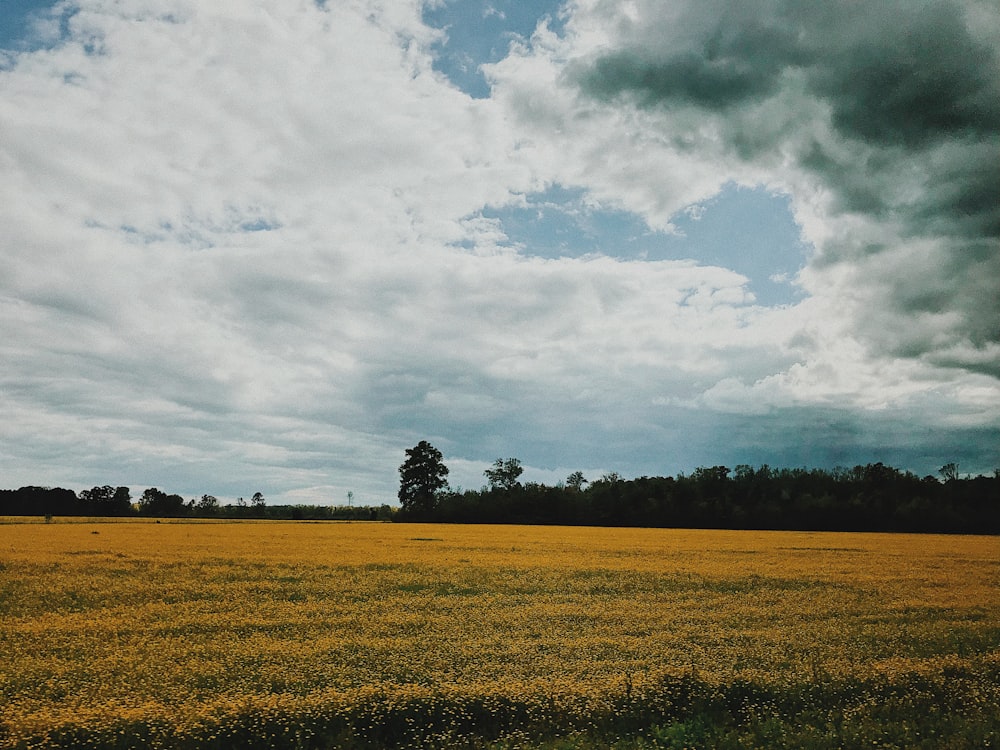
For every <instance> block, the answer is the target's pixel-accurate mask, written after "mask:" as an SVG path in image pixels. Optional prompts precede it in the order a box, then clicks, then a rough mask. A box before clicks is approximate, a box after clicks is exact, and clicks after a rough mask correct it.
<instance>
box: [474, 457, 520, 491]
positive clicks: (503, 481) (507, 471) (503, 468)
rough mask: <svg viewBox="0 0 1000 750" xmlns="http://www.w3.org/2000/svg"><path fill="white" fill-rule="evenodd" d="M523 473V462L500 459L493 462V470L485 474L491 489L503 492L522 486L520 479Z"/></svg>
mask: <svg viewBox="0 0 1000 750" xmlns="http://www.w3.org/2000/svg"><path fill="white" fill-rule="evenodd" d="M523 473H524V469H522V468H521V461H520V460H519V459H516V458H507V459H503V458H498V459H497V460H496V461H494V462H493V468H492V469H487V470H486V471H484V472H483V474H485V475H486V481H488V482H489V483H490V487H492V488H493V489H501V490H512V489H514V488H515V487H517V486H518V485H519V484H520V482H518V477H520V476H521V474H523Z"/></svg>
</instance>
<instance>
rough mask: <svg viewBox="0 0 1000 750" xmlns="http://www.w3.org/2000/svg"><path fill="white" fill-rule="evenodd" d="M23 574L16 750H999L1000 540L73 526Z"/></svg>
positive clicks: (21, 568)
mask: <svg viewBox="0 0 1000 750" xmlns="http://www.w3.org/2000/svg"><path fill="white" fill-rule="evenodd" d="M95 531H96V532H98V533H96V534H95V533H94V532H95ZM0 552H2V560H3V562H2V567H0V642H2V643H3V645H4V651H5V655H4V658H3V660H2V661H0V695H2V700H3V705H2V712H0V748H25V750H26V749H27V748H29V747H30V748H36V747H37V748H68V747H101V748H132V747H135V748H139V747H174V748H194V747H197V748H210V747H219V748H223V747H226V748H228V747H261V748H265V747H266V748H286V747H287V748H293V747H294V748H333V747H338V748H382V747H403V746H417V747H442V748H445V747H475V748H493V749H494V750H500V749H501V748H509V749H513V748H528V747H531V748H597V747H606V748H622V749H626V748H628V749H631V748H636V749H638V748H653V747H667V748H672V747H677V748H680V747H706V748H709V747H710V748H715V747H720V748H724V747H732V748H743V747H747V748H750V747H813V748H828V747H829V748H833V747H861V746H864V747H899V748H910V747H928V748H931V747H933V748H939V747H954V748H980V747H990V746H996V745H997V744H998V739H997V738H998V733H1000V718H998V717H1000V596H998V593H1000V554H998V553H1000V540H997V539H996V538H991V537H944V536H908V535H878V534H809V533H800V532H731V531H690V530H688V531H679V530H678V531H673V530H643V529H581V528H557V527H516V526H506V527H483V526H468V527H464V526H429V525H428V526H412V525H386V524H337V523H325V524H293V523H282V522H274V523H266V522H265V523H261V522H254V523H163V524H152V523H142V522H125V521H123V522H118V523H113V524H99V525H98V524H95V523H92V522H80V523H66V522H62V520H61V519H55V520H54V522H53V523H50V524H45V523H32V524H16V523H6V524H3V525H0Z"/></svg>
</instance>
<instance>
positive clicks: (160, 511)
mask: <svg viewBox="0 0 1000 750" xmlns="http://www.w3.org/2000/svg"><path fill="white" fill-rule="evenodd" d="M186 510H187V509H186V507H185V505H184V498H183V497H181V496H180V495H168V494H167V493H166V492H164V491H163V490H159V489H157V488H156V487H150V488H149V489H148V490H145V491H144V492H143V493H142V497H140V498H139V512H140V513H142V514H143V515H146V516H181V515H184V514H185V511H186Z"/></svg>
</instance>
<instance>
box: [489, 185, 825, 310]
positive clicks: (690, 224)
mask: <svg viewBox="0 0 1000 750" xmlns="http://www.w3.org/2000/svg"><path fill="white" fill-rule="evenodd" d="M482 214H483V216H484V217H486V218H491V219H496V220H498V221H499V222H500V224H501V227H502V229H503V231H504V233H505V234H506V235H507V237H508V238H509V240H510V242H511V243H512V244H514V245H516V246H517V247H518V248H519V249H520V251H521V252H522V253H524V254H526V255H535V256H540V257H544V258H561V257H562V258H565V257H580V256H584V255H591V254H601V255H609V256H612V257H615V258H621V259H627V260H688V259H691V260H695V261H697V262H698V263H701V264H703V265H713V266H721V267H723V268H729V269H731V270H733V271H736V272H737V273H740V274H743V275H744V276H746V277H747V278H749V279H750V290H751V291H752V292H753V293H754V295H755V296H756V298H757V302H758V303H760V304H763V305H781V304H787V303H791V302H794V301H796V300H797V299H799V298H800V294H799V293H798V289H797V288H796V287H795V286H794V285H792V284H791V283H790V280H791V279H792V278H793V277H794V275H795V274H796V273H797V272H798V271H799V269H801V268H802V267H803V266H804V265H805V262H806V258H807V256H808V253H809V251H810V246H809V245H808V244H807V243H805V242H803V241H802V239H801V231H800V228H799V226H798V225H797V224H796V223H795V220H794V218H793V216H792V213H791V210H790V206H789V201H788V196H785V195H776V194H774V193H771V192H770V191H768V190H766V189H764V188H741V187H739V186H736V185H733V184H729V185H726V186H725V187H724V188H723V189H722V191H721V192H720V193H719V194H718V195H716V196H715V197H714V198H711V199H710V200H708V201H705V202H704V203H702V204H700V205H698V206H694V207H691V209H690V210H688V211H685V212H681V213H679V214H678V215H676V216H674V217H673V223H674V224H675V225H676V226H677V228H678V230H679V233H678V234H675V235H670V234H666V233H663V232H657V231H654V230H651V229H650V228H649V227H648V226H647V225H646V223H645V222H644V221H643V220H642V219H641V218H640V217H639V216H637V215H636V214H633V213H629V212H627V211H620V210H610V209H602V208H595V207H593V206H591V205H588V203H587V201H586V195H585V192H584V191H583V190H580V189H567V188H564V187H561V186H554V187H551V188H549V189H548V190H545V191H544V192H540V193H532V194H531V195H528V196H526V205H523V206H516V207H504V208H499V209H496V208H491V209H485V210H484V211H483V212H482Z"/></svg>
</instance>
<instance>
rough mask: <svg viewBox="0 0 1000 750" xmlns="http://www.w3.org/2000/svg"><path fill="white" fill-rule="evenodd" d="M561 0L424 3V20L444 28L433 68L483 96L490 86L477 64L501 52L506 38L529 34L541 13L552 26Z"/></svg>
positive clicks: (496, 58) (493, 59) (497, 57)
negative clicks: (445, 37)
mask: <svg viewBox="0 0 1000 750" xmlns="http://www.w3.org/2000/svg"><path fill="white" fill-rule="evenodd" d="M560 5H561V3H560V2H558V0H539V2H531V3H525V2H517V1H516V0H492V1H491V0H450V1H446V2H444V3H442V4H440V5H438V6H434V7H430V6H429V7H426V8H425V9H424V14H423V20H424V23H426V24H427V25H428V26H432V27H434V28H437V29H444V30H445V31H446V32H447V34H448V38H447V40H446V41H445V42H444V43H443V44H442V45H440V47H439V48H438V50H437V52H438V54H437V57H436V59H435V62H434V69H435V70H437V71H438V72H440V73H443V74H444V75H445V76H447V77H448V80H450V81H451V82H452V83H453V84H454V85H455V86H457V87H458V88H460V89H461V90H462V91H464V92H465V93H467V94H468V95H469V96H472V97H475V98H477V99H485V98H486V97H488V96H489V95H490V87H489V84H487V82H486V79H485V78H484V77H483V74H482V71H481V70H480V66H481V65H482V64H484V63H494V62H497V61H499V60H501V59H503V58H504V57H506V56H507V51H508V50H509V49H510V43H511V41H512V40H514V39H516V38H521V39H528V38H529V37H531V35H532V33H534V31H535V29H536V28H537V27H538V22H539V21H540V20H541V19H543V18H545V17H546V16H548V17H549V18H550V19H551V24H552V26H553V28H556V29H557V28H558V23H559V20H558V16H557V12H558V10H559V6H560Z"/></svg>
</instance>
